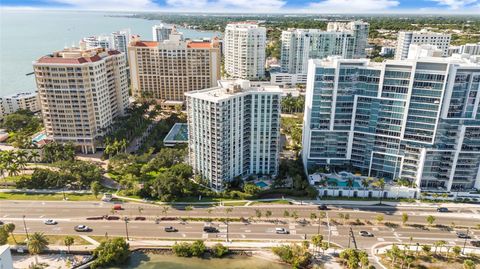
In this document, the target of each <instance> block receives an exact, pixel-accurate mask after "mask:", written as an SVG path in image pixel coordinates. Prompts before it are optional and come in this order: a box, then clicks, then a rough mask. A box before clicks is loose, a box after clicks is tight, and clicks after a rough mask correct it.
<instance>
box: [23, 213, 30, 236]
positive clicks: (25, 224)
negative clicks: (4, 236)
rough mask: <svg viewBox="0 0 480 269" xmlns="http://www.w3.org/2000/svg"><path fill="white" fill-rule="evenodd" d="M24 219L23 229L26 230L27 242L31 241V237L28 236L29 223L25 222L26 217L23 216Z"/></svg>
mask: <svg viewBox="0 0 480 269" xmlns="http://www.w3.org/2000/svg"><path fill="white" fill-rule="evenodd" d="M22 218H23V228H24V229H25V235H26V236H27V240H30V236H28V230H27V223H26V222H25V215H23V216H22Z"/></svg>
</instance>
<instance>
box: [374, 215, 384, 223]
mask: <svg viewBox="0 0 480 269" xmlns="http://www.w3.org/2000/svg"><path fill="white" fill-rule="evenodd" d="M375 220H376V221H377V222H378V223H379V224H380V223H382V222H383V214H379V215H376V216H375Z"/></svg>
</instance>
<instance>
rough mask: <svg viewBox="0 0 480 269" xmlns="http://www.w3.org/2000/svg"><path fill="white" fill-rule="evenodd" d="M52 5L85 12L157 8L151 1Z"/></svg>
mask: <svg viewBox="0 0 480 269" xmlns="http://www.w3.org/2000/svg"><path fill="white" fill-rule="evenodd" d="M51 2H53V3H59V4H66V5H71V6H73V7H74V8H77V9H87V10H131V11H137V10H149V9H158V8H159V6H158V5H157V4H155V3H154V2H153V1H152V0H51Z"/></svg>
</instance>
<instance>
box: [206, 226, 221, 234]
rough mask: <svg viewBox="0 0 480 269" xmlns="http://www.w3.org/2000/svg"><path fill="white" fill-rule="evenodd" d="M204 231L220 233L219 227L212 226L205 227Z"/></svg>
mask: <svg viewBox="0 0 480 269" xmlns="http://www.w3.org/2000/svg"><path fill="white" fill-rule="evenodd" d="M203 231H204V232H206V233H218V229H217V228H215V227H212V226H205V227H203Z"/></svg>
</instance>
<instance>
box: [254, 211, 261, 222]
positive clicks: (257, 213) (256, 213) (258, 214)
mask: <svg viewBox="0 0 480 269" xmlns="http://www.w3.org/2000/svg"><path fill="white" fill-rule="evenodd" d="M255 216H257V218H258V220H260V218H261V217H262V211H261V210H260V209H255Z"/></svg>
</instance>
